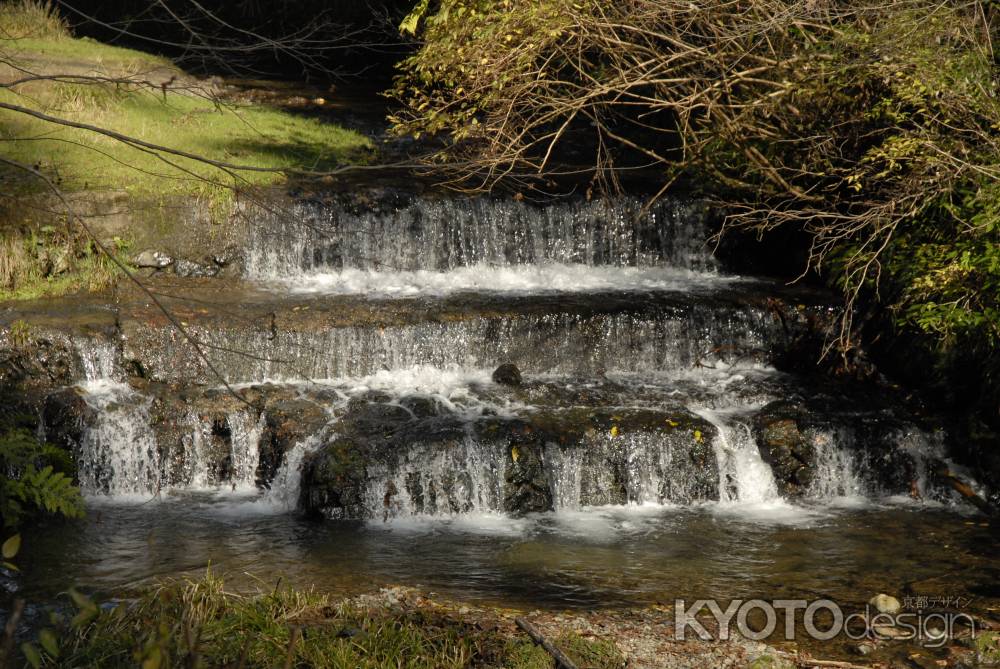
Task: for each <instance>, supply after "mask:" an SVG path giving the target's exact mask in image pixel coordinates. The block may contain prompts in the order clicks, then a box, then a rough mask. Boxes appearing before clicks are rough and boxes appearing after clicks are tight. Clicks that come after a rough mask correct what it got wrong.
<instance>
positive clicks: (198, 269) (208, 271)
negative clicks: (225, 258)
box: [174, 258, 219, 278]
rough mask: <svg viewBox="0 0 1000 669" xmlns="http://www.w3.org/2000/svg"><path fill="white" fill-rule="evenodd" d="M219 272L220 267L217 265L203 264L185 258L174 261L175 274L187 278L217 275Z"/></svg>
mask: <svg viewBox="0 0 1000 669" xmlns="http://www.w3.org/2000/svg"><path fill="white" fill-rule="evenodd" d="M218 273H219V268H218V267H216V266H215V265H201V264H199V263H196V262H192V261H190V260H184V259H183V258H182V259H180V260H178V261H176V262H175V263H174V274H176V275H177V276H183V277H187V278H202V277H208V276H215V275H216V274H218Z"/></svg>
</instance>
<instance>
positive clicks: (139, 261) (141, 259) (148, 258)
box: [130, 249, 174, 269]
mask: <svg viewBox="0 0 1000 669" xmlns="http://www.w3.org/2000/svg"><path fill="white" fill-rule="evenodd" d="M130 262H131V263H132V264H133V265H135V266H136V267H139V268H140V269H145V268H151V269H163V268H165V267H169V266H170V265H172V264H173V263H174V259H173V258H172V257H170V256H169V255H167V254H166V253H164V252H163V251H155V250H152V249H147V250H145V251H142V252H141V253H138V254H136V255H134V256H132V259H131V261H130Z"/></svg>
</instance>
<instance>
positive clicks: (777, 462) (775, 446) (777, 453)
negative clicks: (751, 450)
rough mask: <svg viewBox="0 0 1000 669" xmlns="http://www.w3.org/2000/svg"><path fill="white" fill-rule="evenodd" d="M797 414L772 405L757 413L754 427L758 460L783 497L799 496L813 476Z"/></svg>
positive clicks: (789, 408)
mask: <svg viewBox="0 0 1000 669" xmlns="http://www.w3.org/2000/svg"><path fill="white" fill-rule="evenodd" d="M798 413H799V410H798V408H797V407H793V406H791V405H788V404H785V403H782V402H776V403H773V404H770V405H768V406H767V407H765V409H764V410H762V411H761V412H760V413H759V414H757V416H756V420H755V425H754V433H755V434H754V437H755V439H756V441H757V446H758V448H759V449H760V455H761V458H763V460H764V462H766V463H767V464H768V465H770V466H771V470H772V471H773V472H774V476H775V481H776V482H777V484H778V488H779V492H781V494H782V495H787V496H796V495H801V494H803V493H804V492H805V490H806V488H807V487H808V486H809V483H810V482H811V481H812V479H813V476H814V458H815V453H814V451H813V449H812V448H811V445H810V443H809V441H808V440H807V439H806V436H805V435H804V434H803V433H802V431H801V430H800V429H799V424H798V422H797V421H796V420H795V418H796V417H797V415H798Z"/></svg>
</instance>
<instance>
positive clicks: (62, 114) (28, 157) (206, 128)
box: [0, 0, 371, 196]
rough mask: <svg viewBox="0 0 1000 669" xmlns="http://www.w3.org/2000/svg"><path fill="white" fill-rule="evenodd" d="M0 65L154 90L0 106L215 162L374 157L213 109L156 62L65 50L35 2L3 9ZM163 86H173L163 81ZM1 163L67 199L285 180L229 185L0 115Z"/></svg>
mask: <svg viewBox="0 0 1000 669" xmlns="http://www.w3.org/2000/svg"><path fill="white" fill-rule="evenodd" d="M0 53H2V54H4V55H5V56H6V58H7V59H13V60H14V61H20V62H22V63H24V64H25V69H27V70H30V71H31V72H41V73H43V74H46V75H55V74H69V75H95V74H96V75H101V76H107V77H116V78H123V77H124V78H132V79H134V80H136V81H138V80H146V81H152V82H153V84H154V85H153V86H152V87H150V86H142V85H138V84H137V85H124V86H123V85H116V84H100V83H57V82H51V81H43V82H32V83H25V84H22V85H19V86H17V87H16V88H13V89H0V101H2V102H6V103H9V104H15V105H19V106H23V107H27V108H29V109H32V110H36V111H40V112H43V113H45V114H48V115H50V116H54V117H58V118H61V119H66V120H70V121H74V122H79V123H86V124H88V125H94V126H98V127H101V128H105V129H108V130H113V131H116V132H119V133H122V134H124V135H128V136H130V137H135V138H138V139H141V140H143V141H145V142H149V143H151V144H156V145H161V146H166V147H169V148H171V149H176V150H179V151H183V152H186V153H190V154H195V155H198V156H203V157H206V158H210V159H212V160H217V161H224V162H228V163H234V164H239V165H244V166H248V167H253V168H269V169H275V170H284V169H314V170H323V169H324V168H328V167H331V166H333V165H336V164H340V163H343V162H346V161H352V162H363V161H365V160H366V158H367V157H368V156H369V151H370V149H371V143H370V142H369V140H368V139H367V138H365V137H364V136H363V135H361V134H359V133H356V132H353V131H350V130H346V129H344V128H342V127H340V126H337V125H335V124H332V123H326V122H323V121H321V120H318V119H315V118H308V117H305V116H302V115H295V114H290V113H287V112H285V111H281V110H278V109H274V108H267V107H262V106H257V105H252V106H248V105H239V104H235V103H231V102H227V101H225V100H222V101H221V102H220V101H219V100H217V99H215V98H217V97H219V96H216V95H214V94H213V92H212V91H211V89H210V88H209V87H206V85H205V84H204V82H198V81H197V80H194V79H191V78H189V77H186V76H185V75H184V74H183V73H182V72H180V71H179V70H177V69H176V68H175V67H174V66H173V65H172V64H171V63H170V62H169V61H168V60H166V59H164V58H161V57H159V56H155V55H151V54H146V53H143V52H140V51H133V50H131V49H124V48H121V47H116V46H110V45H106V44H101V43H99V42H96V41H94V40H91V39H76V38H73V37H72V36H71V35H70V34H69V32H68V30H67V29H66V27H65V24H64V23H63V22H62V21H61V20H60V19H59V17H58V15H57V14H55V13H54V12H53V11H52V10H51V9H49V8H48V6H47V5H46V3H44V2H41V1H40V0H18V1H16V2H6V3H0ZM21 76H23V73H20V72H18V71H17V70H16V69H14V68H12V67H7V66H0V82H3V81H8V82H9V81H13V80H15V79H17V78H19V77H21ZM171 77H175V79H174V80H173V81H170V80H171ZM164 82H168V85H169V86H172V87H173V89H171V88H168V89H167V90H166V92H164V91H163V90H162V89H161V88H160V84H161V83H164ZM185 88H186V89H191V90H183V89H185ZM195 89H201V91H198V90H195ZM209 97H211V98H213V99H207V98H209ZM0 151H2V153H3V155H5V156H7V157H9V158H11V159H13V160H17V161H19V162H22V163H26V164H31V165H41V167H42V168H43V170H44V171H45V172H46V173H48V174H50V175H51V176H53V177H54V178H57V179H58V180H59V183H60V185H61V187H62V188H64V189H67V190H88V189H108V188H115V189H125V190H127V191H129V192H130V193H134V194H137V195H143V196H148V195H151V194H156V195H169V194H193V195H204V194H205V191H206V188H207V189H208V190H211V189H212V188H213V187H211V186H208V187H206V185H205V183H204V181H203V178H204V179H209V180H211V181H220V182H222V185H223V186H232V185H240V184H242V183H248V184H255V185H260V184H270V183H275V182H280V181H281V180H282V179H283V175H282V174H281V173H280V172H253V171H245V172H238V177H237V178H236V179H233V178H232V177H231V176H229V175H225V174H223V173H221V172H220V171H219V170H217V169H215V168H211V167H207V166H205V165H204V164H201V163H199V162H198V161H196V160H190V159H185V158H178V157H171V156H170V155H169V154H163V155H162V156H157V155H152V154H150V153H149V152H146V151H143V150H140V149H136V148H132V147H129V146H126V145H125V144H123V143H121V142H119V141H117V140H115V139H112V138H108V137H106V136H102V135H100V134H98V133H94V132H91V131H87V130H83V129H75V128H66V127H62V126H59V125H57V124H54V123H51V122H48V121H45V120H40V119H36V118H32V117H30V116H27V115H25V114H22V113H19V112H16V111H10V110H2V111H0ZM162 158H166V159H167V160H169V161H171V162H174V163H175V165H169V164H168V163H167V162H165V161H164V160H163V159H162ZM8 169H9V168H8ZM187 172H192V173H193V174H189V173H187ZM199 177H200V178H199ZM8 178H10V177H8ZM23 185H24V184H22V186H23ZM36 187H37V186H36Z"/></svg>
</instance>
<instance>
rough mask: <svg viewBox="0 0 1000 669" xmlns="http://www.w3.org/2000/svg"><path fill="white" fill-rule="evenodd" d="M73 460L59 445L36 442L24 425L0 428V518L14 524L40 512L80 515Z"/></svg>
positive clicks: (4, 522)
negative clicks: (0, 430)
mask: <svg viewBox="0 0 1000 669" xmlns="http://www.w3.org/2000/svg"><path fill="white" fill-rule="evenodd" d="M73 469H74V468H73V463H72V461H71V460H70V458H69V456H68V455H67V453H66V452H65V451H63V450H62V449H59V448H56V447H55V446H52V445H51V444H46V443H44V442H40V441H39V440H38V439H37V438H36V437H35V435H34V434H32V432H31V431H30V430H29V429H27V428H26V427H23V426H19V427H10V428H9V429H6V430H5V431H3V432H0V471H2V472H3V477H2V478H0V520H2V521H3V526H4V527H16V526H18V525H20V524H21V523H23V522H24V521H25V520H26V519H28V518H31V517H37V516H41V515H58V516H65V517H67V518H77V517H80V516H82V515H83V500H82V498H81V497H80V490H79V488H77V487H76V486H75V485H74V484H73Z"/></svg>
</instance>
